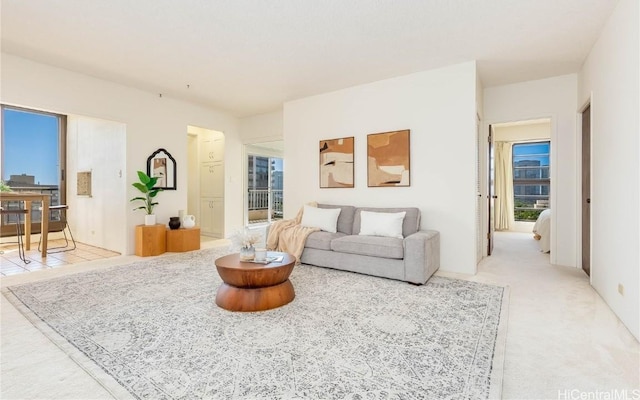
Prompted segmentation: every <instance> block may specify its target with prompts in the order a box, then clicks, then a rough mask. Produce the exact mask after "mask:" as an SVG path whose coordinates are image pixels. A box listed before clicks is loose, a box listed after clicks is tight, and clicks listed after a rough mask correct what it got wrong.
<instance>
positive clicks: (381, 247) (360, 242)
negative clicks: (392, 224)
mask: <svg viewBox="0 0 640 400" xmlns="http://www.w3.org/2000/svg"><path fill="white" fill-rule="evenodd" d="M331 250H333V251H337V252H341V253H351V254H360V255H364V256H372V257H382V258H393V259H403V258H404V248H403V245H402V239H396V238H390V237H381V236H358V235H346V236H343V237H341V238H338V239H333V240H332V241H331Z"/></svg>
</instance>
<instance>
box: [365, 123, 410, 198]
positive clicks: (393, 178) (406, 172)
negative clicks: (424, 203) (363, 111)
mask: <svg viewBox="0 0 640 400" xmlns="http://www.w3.org/2000/svg"><path fill="white" fill-rule="evenodd" d="M410 164H411V145H410V130H409V129H404V130H400V131H391V132H381V133H372V134H369V135H367V185H368V187H403V186H405V187H406V186H411V174H410V172H411V165H410Z"/></svg>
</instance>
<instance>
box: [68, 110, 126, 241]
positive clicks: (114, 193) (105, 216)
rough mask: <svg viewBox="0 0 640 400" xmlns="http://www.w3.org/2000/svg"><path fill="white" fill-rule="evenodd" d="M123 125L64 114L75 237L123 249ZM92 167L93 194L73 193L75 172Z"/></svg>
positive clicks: (75, 188) (124, 139)
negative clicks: (117, 233) (79, 194)
mask: <svg viewBox="0 0 640 400" xmlns="http://www.w3.org/2000/svg"><path fill="white" fill-rule="evenodd" d="M126 131H127V128H126V125H124V124H121V123H118V122H113V121H105V120H100V119H96V118H87V117H80V116H76V115H69V116H68V118H67V204H68V205H69V212H68V219H69V226H70V227H71V229H72V232H73V235H74V238H75V239H76V240H77V241H79V242H82V243H86V244H90V245H93V246H98V247H102V248H105V249H109V250H114V251H118V252H121V253H124V252H126V249H127V237H126V235H124V234H119V235H114V234H110V233H112V232H125V230H126V218H127V208H129V202H128V201H127V199H125V198H124V196H121V195H118V194H120V193H124V192H126V190H127V188H126V181H125V176H126V169H125V166H126V162H125V160H126V154H127V149H126ZM83 171H91V178H92V179H91V181H92V184H91V196H78V195H77V183H78V179H77V173H78V172H83Z"/></svg>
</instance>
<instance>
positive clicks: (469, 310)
mask: <svg viewBox="0 0 640 400" xmlns="http://www.w3.org/2000/svg"><path fill="white" fill-rule="evenodd" d="M226 251H227V250H226V249H222V250H220V249H209V250H201V251H195V252H190V253H184V254H180V255H175V256H167V257H160V258H154V259H152V260H148V261H147V260H145V261H140V262H135V263H133V264H129V265H123V266H117V267H111V268H109V269H104V270H100V271H93V272H86V273H79V274H75V275H70V276H66V277H62V278H57V279H51V280H47V281H43V282H36V283H30V284H24V285H18V286H13V287H9V288H7V289H6V290H5V291H4V294H5V296H6V297H7V298H8V299H9V300H10V301H12V303H13V304H14V305H16V307H18V309H19V310H20V311H21V312H22V313H23V314H25V315H26V316H27V317H28V318H29V319H30V320H31V321H32V322H33V323H34V324H35V325H36V326H37V327H38V328H39V329H41V330H42V331H43V332H44V333H45V334H47V335H48V336H49V337H50V338H51V339H52V340H53V341H54V342H55V343H56V344H57V345H58V346H60V347H61V348H62V349H63V350H64V351H66V352H67V353H68V354H69V355H70V356H71V357H72V358H73V359H74V360H76V361H77V362H78V363H79V364H80V365H81V366H82V367H83V368H85V369H86V370H87V372H89V373H90V374H92V375H93V376H94V377H95V379H96V380H97V381H98V382H100V383H101V384H102V385H103V386H104V387H105V388H107V390H109V391H110V392H111V393H112V394H113V395H114V396H115V397H116V398H138V399H200V398H203V399H486V398H499V397H500V389H501V379H502V365H503V359H502V351H503V348H504V340H505V339H504V329H505V326H506V317H505V312H506V309H507V298H508V296H507V292H506V288H503V287H499V286H492V285H487V284H482V283H476V282H469V281H463V280H456V279H448V278H444V277H438V276H434V277H432V278H431V280H429V282H428V283H427V284H426V285H423V286H415V285H411V284H408V283H405V282H397V281H392V280H388V279H383V278H376V277H371V276H366V275H360V274H355V273H350V272H343V271H337V270H331V269H326V268H320V267H313V266H306V265H302V266H298V267H296V268H295V269H294V271H293V273H292V275H291V282H292V283H293V286H294V287H295V291H296V298H295V300H294V301H293V302H291V303H289V304H288V305H286V306H283V307H281V308H278V309H274V310H270V311H265V312H258V313H233V312H229V311H225V310H223V309H220V308H218V307H217V306H216V304H215V294H216V289H217V288H218V286H219V285H220V284H221V280H220V278H219V276H218V273H217V271H216V269H215V266H214V260H215V259H216V258H217V257H220V256H222V255H224V254H225V253H226Z"/></svg>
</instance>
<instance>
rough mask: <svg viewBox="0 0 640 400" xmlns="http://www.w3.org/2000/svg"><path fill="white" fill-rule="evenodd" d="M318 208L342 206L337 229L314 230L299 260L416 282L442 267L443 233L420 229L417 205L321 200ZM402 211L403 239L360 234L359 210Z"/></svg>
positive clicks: (420, 281) (321, 265)
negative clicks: (358, 205) (385, 205)
mask: <svg viewBox="0 0 640 400" xmlns="http://www.w3.org/2000/svg"><path fill="white" fill-rule="evenodd" d="M318 207H319V208H341V209H342V211H340V216H339V217H338V223H337V232H336V233H330V232H325V231H320V232H314V233H312V234H311V235H309V237H308V238H307V241H306V243H305V247H304V251H303V252H302V256H301V258H300V261H301V262H302V263H303V264H310V265H317V266H320V267H328V268H334V269H341V270H345V271H352V272H358V273H362V274H367V275H374V276H380V277H383V278H390V279H397V280H401V281H406V282H411V283H415V284H423V283H425V282H426V281H427V280H428V279H429V278H430V277H431V275H433V273H434V272H436V271H437V270H438V268H439V267H440V234H439V232H437V231H433V230H426V231H421V230H420V210H419V209H418V208H366V207H362V208H356V207H353V206H338V205H331V204H318ZM361 211H373V212H393V213H396V212H402V211H405V212H406V215H405V217H404V220H403V223H402V236H403V237H404V238H403V239H397V238H391V237H379V236H361V235H358V233H359V232H360V212H361Z"/></svg>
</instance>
